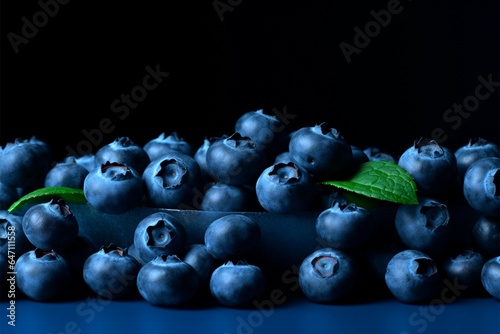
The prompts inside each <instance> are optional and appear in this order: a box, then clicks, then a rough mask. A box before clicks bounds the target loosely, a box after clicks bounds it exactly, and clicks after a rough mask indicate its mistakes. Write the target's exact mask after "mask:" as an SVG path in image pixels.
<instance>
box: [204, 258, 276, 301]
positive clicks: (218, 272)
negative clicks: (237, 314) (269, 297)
mask: <svg viewBox="0 0 500 334" xmlns="http://www.w3.org/2000/svg"><path fill="white" fill-rule="evenodd" d="M266 284H267V282H266V277H265V275H264V272H263V271H262V269H261V268H260V267H258V266H256V265H253V264H249V263H247V262H245V261H238V262H236V263H233V262H231V261H228V262H226V263H224V264H222V265H220V266H219V267H217V268H216V269H215V270H214V271H213V273H212V276H211V277H210V292H211V294H212V296H213V297H214V298H215V299H216V300H217V301H218V302H219V303H220V304H222V305H224V306H228V307H246V306H250V305H251V303H252V302H253V301H255V300H257V299H258V298H260V297H261V296H262V295H263V293H264V291H265V289H266Z"/></svg>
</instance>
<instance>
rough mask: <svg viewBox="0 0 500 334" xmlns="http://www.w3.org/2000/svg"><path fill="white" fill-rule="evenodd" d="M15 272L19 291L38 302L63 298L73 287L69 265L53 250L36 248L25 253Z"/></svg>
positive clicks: (19, 260) (16, 265) (20, 258)
mask: <svg viewBox="0 0 500 334" xmlns="http://www.w3.org/2000/svg"><path fill="white" fill-rule="evenodd" d="M15 271H16V273H17V274H16V284H17V287H18V288H19V290H20V291H21V292H22V293H24V294H25V295H26V296H27V297H29V298H31V299H33V300H36V301H49V300H55V299H59V298H63V297H64V296H65V294H66V293H68V292H69V290H70V288H71V286H72V276H71V270H70V267H69V265H68V263H67V262H66V260H65V259H64V258H63V257H62V256H61V255H59V254H58V253H57V252H55V251H53V250H48V251H44V250H41V249H39V248H36V249H34V250H30V251H28V252H26V253H24V254H23V255H21V256H20V257H19V259H18V260H17V262H16V264H15Z"/></svg>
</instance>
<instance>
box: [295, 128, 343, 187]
mask: <svg viewBox="0 0 500 334" xmlns="http://www.w3.org/2000/svg"><path fill="white" fill-rule="evenodd" d="M288 150H289V152H290V156H291V157H292V159H293V161H294V162H295V163H296V164H297V165H299V166H300V167H302V168H304V169H305V170H306V171H307V172H309V173H310V174H311V175H313V176H314V178H315V179H316V180H334V179H335V178H336V176H337V175H339V174H340V173H341V172H343V171H344V170H345V169H346V168H347V167H348V166H349V165H350V163H351V159H352V149H351V146H350V145H349V144H348V142H347V141H346V140H345V138H344V137H342V136H341V135H340V133H339V132H338V131H337V129H334V128H327V127H326V124H325V123H321V124H319V125H315V126H306V127H302V128H300V129H298V130H296V131H295V132H293V133H292V135H291V137H290V140H289V147H288Z"/></svg>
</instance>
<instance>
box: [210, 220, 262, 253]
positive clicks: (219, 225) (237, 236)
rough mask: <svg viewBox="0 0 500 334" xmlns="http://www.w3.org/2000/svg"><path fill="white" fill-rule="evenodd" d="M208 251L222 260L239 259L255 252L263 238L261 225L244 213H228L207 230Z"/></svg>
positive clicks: (211, 224)
mask: <svg viewBox="0 0 500 334" xmlns="http://www.w3.org/2000/svg"><path fill="white" fill-rule="evenodd" d="M204 240H205V245H206V247H207V251H208V252H209V253H210V254H211V255H212V256H213V257H214V258H216V259H218V260H222V261H231V260H233V261H234V260H239V259H242V258H244V257H246V256H248V255H251V254H252V253H254V252H255V251H256V249H257V246H258V244H259V243H260V240H261V229H260V225H259V224H258V223H257V222H256V221H254V220H253V219H252V218H250V217H248V216H245V215H243V214H237V213H233V214H227V215H225V216H222V217H220V218H218V219H216V220H214V221H213V222H212V223H210V225H208V227H207V229H206V230H205V236H204Z"/></svg>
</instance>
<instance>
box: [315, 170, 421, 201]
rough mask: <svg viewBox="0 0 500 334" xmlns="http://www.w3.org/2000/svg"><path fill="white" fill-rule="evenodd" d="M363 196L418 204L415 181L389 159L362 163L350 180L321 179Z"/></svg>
mask: <svg viewBox="0 0 500 334" xmlns="http://www.w3.org/2000/svg"><path fill="white" fill-rule="evenodd" d="M321 184H325V185H330V186H335V187H338V188H341V189H345V190H348V191H352V192H354V193H356V194H360V195H363V196H367V197H371V198H375V199H379V200H383V201H389V202H394V203H400V204H418V198H417V186H416V185H415V181H414V180H413V178H412V177H411V175H410V174H408V173H407V172H406V171H405V170H404V169H403V168H401V167H399V166H398V165H397V164H396V163H394V162H391V161H369V162H365V163H363V164H362V165H361V166H360V168H359V170H358V171H357V172H356V174H355V175H354V176H352V177H351V179H350V180H342V181H323V182H321Z"/></svg>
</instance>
